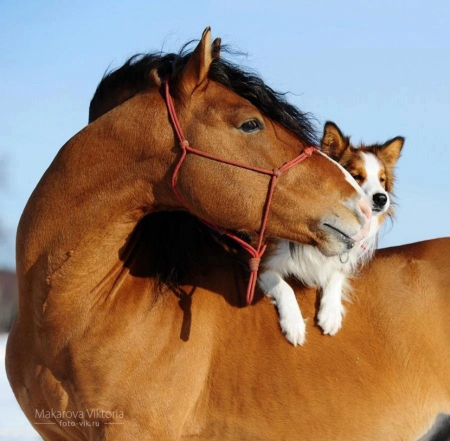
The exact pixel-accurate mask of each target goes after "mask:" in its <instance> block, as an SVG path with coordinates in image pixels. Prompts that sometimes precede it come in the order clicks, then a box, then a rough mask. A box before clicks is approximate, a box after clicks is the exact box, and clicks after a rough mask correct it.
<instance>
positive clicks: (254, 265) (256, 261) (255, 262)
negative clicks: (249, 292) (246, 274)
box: [248, 257, 261, 273]
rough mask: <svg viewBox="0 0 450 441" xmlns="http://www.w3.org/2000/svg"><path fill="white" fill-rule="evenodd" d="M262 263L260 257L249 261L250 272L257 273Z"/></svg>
mask: <svg viewBox="0 0 450 441" xmlns="http://www.w3.org/2000/svg"><path fill="white" fill-rule="evenodd" d="M260 263H261V258H260V257H252V258H251V259H249V260H248V267H249V268H250V272H252V273H256V272H257V271H258V268H259V264H260Z"/></svg>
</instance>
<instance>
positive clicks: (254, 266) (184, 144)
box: [164, 79, 316, 305]
mask: <svg viewBox="0 0 450 441" xmlns="http://www.w3.org/2000/svg"><path fill="white" fill-rule="evenodd" d="M164 84H165V97H166V105H167V110H168V112H169V115H170V120H171V121H172V125H173V128H174V129H175V131H176V133H177V137H178V140H179V143H180V147H181V152H182V153H181V156H180V159H179V160H178V162H177V164H176V166H175V170H174V171H173V175H172V189H173V192H174V193H175V196H176V197H177V199H178V200H179V201H180V203H181V204H182V205H183V206H184V207H185V208H187V207H186V204H185V203H184V201H183V199H182V198H181V196H180V194H179V193H178V190H177V187H176V185H177V179H178V172H179V171H180V168H181V165H182V164H183V161H184V160H185V158H186V156H187V154H188V153H192V154H194V155H198V156H202V157H204V158H208V159H211V160H213V161H217V162H221V163H223V164H228V165H234V166H235V167H240V168H244V169H246V170H251V171H254V172H256V173H261V174H264V175H268V176H270V177H271V179H270V185H269V190H268V191H267V197H266V204H265V207H264V212H263V216H262V221H261V228H260V230H259V237H258V244H257V247H256V248H253V247H252V246H251V245H250V244H248V243H247V242H245V241H244V240H242V239H241V238H239V237H238V236H236V235H235V234H233V233H232V232H231V231H228V230H225V229H223V228H220V227H218V226H217V225H213V224H211V223H210V222H208V221H206V220H204V219H200V220H201V221H202V222H203V223H204V224H205V225H207V226H208V227H210V228H212V229H213V230H215V231H217V232H219V233H221V234H225V235H226V236H228V237H230V238H231V239H233V240H234V241H235V242H237V243H238V244H239V245H241V246H242V248H244V249H245V250H246V251H247V252H248V253H249V254H250V255H251V256H252V257H251V258H250V259H249V269H250V279H249V282H248V286H247V304H248V305H250V304H251V303H252V301H253V296H254V293H255V287H256V281H257V278H258V268H259V264H260V262H261V257H262V255H263V254H264V251H265V250H266V247H267V244H266V243H265V241H264V232H265V229H266V224H267V219H268V217H269V210H270V204H271V203H272V197H273V192H274V190H275V185H276V183H277V180H278V178H279V177H280V176H281V174H282V173H284V172H285V171H286V170H289V169H290V168H291V167H294V165H297V164H299V163H300V162H302V161H303V160H304V159H306V158H309V157H310V156H311V155H312V153H313V151H314V150H316V147H313V146H310V147H306V148H305V149H304V150H303V152H302V153H300V154H299V155H298V156H296V157H295V158H294V159H292V160H291V161H289V162H285V163H284V164H283V165H282V166H281V167H280V168H274V169H273V170H269V169H264V168H259V167H253V166H251V165H246V164H241V163H239V162H235V161H229V160H228V159H224V158H220V157H217V156H213V155H210V154H209V153H206V152H202V151H201V150H197V149H195V148H193V147H191V146H190V145H189V142H188V140H187V139H186V138H185V137H184V134H183V131H182V129H181V125H180V122H179V121H178V117H177V114H176V112H175V106H174V104H173V99H172V96H171V95H170V90H169V80H168V79H166V80H165V81H164Z"/></svg>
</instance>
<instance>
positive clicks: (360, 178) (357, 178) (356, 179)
mask: <svg viewBox="0 0 450 441" xmlns="http://www.w3.org/2000/svg"><path fill="white" fill-rule="evenodd" d="M352 178H353V179H354V180H355V181H362V180H363V177H362V176H361V175H352Z"/></svg>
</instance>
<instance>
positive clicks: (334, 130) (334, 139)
mask: <svg viewBox="0 0 450 441" xmlns="http://www.w3.org/2000/svg"><path fill="white" fill-rule="evenodd" d="M349 144H350V139H349V138H348V137H347V136H344V135H343V134H342V132H341V131H340V129H339V127H338V126H337V125H336V124H335V123H333V122H331V121H327V122H326V123H325V127H324V129H323V136H322V141H320V147H321V150H322V151H323V152H324V153H325V154H326V155H328V156H329V157H330V158H332V159H334V160H335V161H339V160H340V159H341V158H342V155H343V154H344V152H345V150H346V149H347V147H348V146H349Z"/></svg>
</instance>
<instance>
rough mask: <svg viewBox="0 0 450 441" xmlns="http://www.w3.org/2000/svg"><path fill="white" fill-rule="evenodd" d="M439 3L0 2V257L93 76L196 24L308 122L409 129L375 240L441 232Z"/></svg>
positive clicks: (190, 32)
mask: <svg viewBox="0 0 450 441" xmlns="http://www.w3.org/2000/svg"><path fill="white" fill-rule="evenodd" d="M449 18H450V2H446V1H444V0H442V1H440V2H439V1H427V2H425V1H417V0H409V1H394V0H389V1H387V0H381V1H376V2H374V1H370V2H369V1H356V0H347V1H341V0H337V1H323V0H315V1H311V0H309V1H305V0H296V1H287V0H278V1H276V2H275V1H264V0H260V1H252V0H249V1H246V2H242V1H236V0H227V1H224V0H223V1H221V2H219V1H205V0H198V1H195V2H194V1H191V2H188V1H176V0H166V1H164V2H151V1H148V0H147V1H141V0H128V1H126V2H125V1H123V2H119V1H115V0H108V1H106V0H100V1H95V2H94V1H89V2H88V1H81V0H75V1H67V0H43V1H39V2H38V1H34V0H33V1H31V0H22V1H20V2H18V1H13V0H1V1H0V201H1V204H0V207H1V211H0V222H1V225H2V226H3V230H4V231H5V232H6V234H5V237H3V238H2V237H0V266H5V265H6V266H9V267H11V268H12V267H13V266H14V234H15V228H16V225H17V222H18V220H19V217H20V214H21V212H22V210H23V207H24V205H25V203H26V201H27V199H28V197H29V195H30V194H31V192H32V191H33V188H34V187H35V185H36V184H37V182H38V180H39V178H40V177H41V175H42V174H43V172H44V171H45V169H46V168H47V167H48V165H49V164H50V162H51V161H52V159H53V157H54V156H55V154H56V152H57V151H58V149H59V148H60V147H61V146H62V145H63V144H64V143H65V142H66V141H67V140H68V139H69V138H70V137H71V136H73V135H74V134H75V133H76V132H78V131H79V130H80V129H82V128H83V127H84V126H85V125H86V123H87V117H88V106H89V101H90V99H91V97H92V94H93V92H94V90H95V88H96V86H97V84H98V82H99V81H100V79H101V77H102V75H103V73H104V71H105V70H106V69H108V68H109V67H118V66H119V65H120V64H121V63H122V62H123V61H125V59H126V58H128V57H129V56H131V55H133V54H134V53H137V52H150V51H154V50H160V49H163V50H165V51H178V49H179V48H180V46H181V45H183V44H184V43H185V42H186V41H188V40H191V39H193V38H199V37H200V35H201V33H202V31H203V29H204V28H205V27H206V26H208V25H209V26H211V27H212V32H213V37H217V36H220V37H222V42H223V43H226V44H231V45H233V46H234V47H235V48H237V49H240V50H242V51H245V52H247V53H248V57H247V58H244V59H242V63H243V64H246V65H247V66H250V67H251V68H253V69H255V70H257V71H258V72H259V73H260V74H261V75H262V76H263V78H264V79H265V80H266V82H267V83H268V84H269V85H271V86H272V87H273V88H275V89H277V90H279V91H289V92H291V95H289V99H290V101H291V102H292V103H294V104H296V105H298V106H299V107H300V108H301V109H302V110H307V111H309V112H312V113H313V114H314V115H315V116H316V118H317V119H318V122H319V124H318V127H320V126H321V125H322V124H323V123H324V122H325V121H326V120H332V121H334V122H336V123H337V124H338V125H339V126H340V127H341V129H342V130H343V132H344V133H345V134H348V135H352V139H353V141H355V142H359V141H360V140H363V141H365V142H368V143H371V142H376V141H382V142H384V141H386V140H387V139H390V138H393V137H395V136H398V135H401V136H404V137H406V144H405V147H404V151H403V156H402V158H401V159H400V161H399V164H398V165H399V167H398V172H397V176H398V181H397V186H396V194H397V196H398V198H397V201H398V204H399V205H398V209H397V220H396V221H395V223H394V224H393V226H392V228H389V229H388V230H387V231H386V234H385V235H384V236H383V238H382V240H381V245H382V246H390V245H397V244H403V243H408V242H414V241H418V240H423V239H428V238H433V237H439V236H445V235H447V236H449V235H450V222H449V217H450V174H449V170H450V149H449V142H448V132H449V118H450V26H448V20H449Z"/></svg>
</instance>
